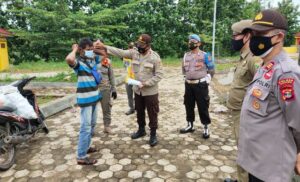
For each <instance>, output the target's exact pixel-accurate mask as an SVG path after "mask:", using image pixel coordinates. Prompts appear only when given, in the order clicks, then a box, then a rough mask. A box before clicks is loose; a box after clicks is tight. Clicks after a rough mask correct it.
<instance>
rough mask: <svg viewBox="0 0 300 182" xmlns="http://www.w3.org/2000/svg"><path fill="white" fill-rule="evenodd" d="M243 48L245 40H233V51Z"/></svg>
mask: <svg viewBox="0 0 300 182" xmlns="http://www.w3.org/2000/svg"><path fill="white" fill-rule="evenodd" d="M243 46H244V42H243V39H240V40H235V39H231V47H232V49H233V50H235V51H239V50H241V49H242V48H243Z"/></svg>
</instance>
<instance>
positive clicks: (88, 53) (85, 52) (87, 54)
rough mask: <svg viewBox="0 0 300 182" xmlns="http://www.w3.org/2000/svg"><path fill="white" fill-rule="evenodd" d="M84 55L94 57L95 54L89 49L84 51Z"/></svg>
mask: <svg viewBox="0 0 300 182" xmlns="http://www.w3.org/2000/svg"><path fill="white" fill-rule="evenodd" d="M84 56H85V57H87V58H90V59H92V58H94V56H95V54H94V51H93V50H89V51H84Z"/></svg>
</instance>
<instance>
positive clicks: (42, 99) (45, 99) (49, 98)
mask: <svg viewBox="0 0 300 182" xmlns="http://www.w3.org/2000/svg"><path fill="white" fill-rule="evenodd" d="M55 99H57V97H55V96H50V95H49V96H39V97H37V103H38V105H42V104H46V103H48V102H50V101H52V100H55Z"/></svg>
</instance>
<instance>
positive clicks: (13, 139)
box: [0, 77, 49, 171]
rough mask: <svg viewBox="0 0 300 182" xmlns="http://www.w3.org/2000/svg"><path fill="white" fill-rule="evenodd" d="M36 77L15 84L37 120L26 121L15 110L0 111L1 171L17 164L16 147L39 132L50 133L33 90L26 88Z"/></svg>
mask: <svg viewBox="0 0 300 182" xmlns="http://www.w3.org/2000/svg"><path fill="white" fill-rule="evenodd" d="M34 78H35V77H30V78H25V79H22V80H19V81H16V82H13V83H12V84H10V85H12V86H14V87H17V89H18V90H19V92H20V93H21V95H22V96H23V97H25V98H26V99H27V100H28V102H29V103H30V105H32V106H33V108H34V111H35V113H36V114H37V119H25V118H23V117H20V116H18V115H16V114H14V113H13V110H10V109H8V108H3V109H1V110H0V170H1V171H4V170H8V169H9V168H10V167H11V166H12V165H13V164H14V162H15V157H16V145H17V144H21V143H23V142H27V141H28V140H30V139H31V138H32V137H34V136H35V134H36V133H37V132H39V131H43V132H44V133H45V134H48V133H49V130H48V128H47V125H46V123H45V122H44V120H45V117H44V116H43V114H42V112H41V111H40V109H39V107H38V104H37V99H36V96H35V94H34V93H33V91H32V90H24V87H25V86H26V85H27V84H28V83H29V82H30V81H31V80H33V79H34Z"/></svg>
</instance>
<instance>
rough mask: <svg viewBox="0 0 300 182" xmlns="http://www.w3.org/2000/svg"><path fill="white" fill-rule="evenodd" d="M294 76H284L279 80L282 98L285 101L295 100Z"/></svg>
mask: <svg viewBox="0 0 300 182" xmlns="http://www.w3.org/2000/svg"><path fill="white" fill-rule="evenodd" d="M294 82H295V79H294V78H283V79H280V80H279V81H278V85H279V89H280V94H281V98H282V100H284V101H292V100H295V92H294Z"/></svg>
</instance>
